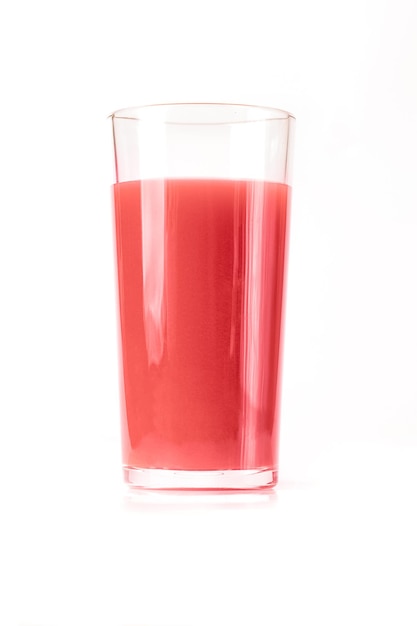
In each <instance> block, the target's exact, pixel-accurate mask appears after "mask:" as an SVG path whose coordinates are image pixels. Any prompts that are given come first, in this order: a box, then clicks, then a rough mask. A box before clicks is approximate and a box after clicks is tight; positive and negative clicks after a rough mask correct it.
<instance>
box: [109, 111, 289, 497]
mask: <svg viewBox="0 0 417 626" xmlns="http://www.w3.org/2000/svg"><path fill="white" fill-rule="evenodd" d="M111 120H112V128H113V138H114V156H115V182H114V186H113V193H114V224H115V237H116V257H117V259H116V262H117V278H118V305H119V306H118V310H119V331H120V332H119V336H120V373H121V375H120V380H121V385H120V389H121V392H120V395H121V430H122V459H123V466H124V478H125V481H126V482H127V483H128V484H129V485H131V486H133V487H141V488H149V489H257V488H263V487H271V486H273V485H275V484H276V482H277V479H278V438H279V422H280V417H279V413H280V380H281V369H282V352H283V332H284V330H283V328H284V323H283V321H284V300H285V282H286V266H287V252H288V229H289V210H290V194H291V187H290V183H291V181H290V164H291V150H292V144H293V129H294V118H293V116H292V115H290V114H289V113H287V112H285V111H281V110H279V109H274V108H269V107H261V106H249V105H242V104H214V103H210V104H208V103H176V104H161V105H151V106H139V107H135V108H128V109H123V110H120V111H117V112H115V113H113V114H112V115H111Z"/></svg>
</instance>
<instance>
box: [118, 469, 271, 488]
mask: <svg viewBox="0 0 417 626" xmlns="http://www.w3.org/2000/svg"><path fill="white" fill-rule="evenodd" d="M123 471H124V479H125V482H126V483H127V484H128V485H129V486H130V487H137V488H141V489H180V490H183V489H213V490H219V489H264V488H271V487H274V486H275V485H276V484H277V482H278V472H277V470H276V469H273V468H270V467H261V468H256V469H245V470H208V471H205V470H196V471H190V470H169V469H148V468H141V467H130V466H127V465H125V466H124V468H123Z"/></svg>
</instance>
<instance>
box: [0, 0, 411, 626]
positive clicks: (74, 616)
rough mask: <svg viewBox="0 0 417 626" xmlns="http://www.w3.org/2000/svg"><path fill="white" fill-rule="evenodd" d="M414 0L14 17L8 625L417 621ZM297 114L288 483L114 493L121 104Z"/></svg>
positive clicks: (6, 22) (5, 328)
mask: <svg viewBox="0 0 417 626" xmlns="http://www.w3.org/2000/svg"><path fill="white" fill-rule="evenodd" d="M416 32H417V5H416V4H415V2H414V0H409V1H408V0H396V1H395V2H394V0H379V1H371V0H349V2H345V3H341V2H334V1H331V0H316V1H315V2H307V0H292V1H286V2H283V1H282V2H281V1H279V0H276V1H270V2H267V1H262V0H257V1H256V2H254V1H251V0H247V1H246V2H239V3H236V4H235V3H233V2H227V1H226V0H223V2H220V1H217V0H212V1H211V2H210V3H209V2H207V3H202V2H198V1H194V2H162V1H160V0H152V1H150V0H149V1H146V2H145V1H140V0H136V1H135V2H134V1H131V2H128V1H126V0H117V2H116V0H107V1H106V0H103V2H102V3H98V2H95V1H94V2H93V1H91V0H84V1H83V2H80V1H79V0H73V1H72V2H66V3H60V2H50V1H45V0H38V1H37V2H28V1H26V2H24V1H23V2H19V1H15V2H10V1H7V0H6V1H5V2H3V3H2V5H1V8H0V63H1V75H0V84H1V94H2V95H1V100H0V113H1V116H0V120H1V125H0V198H1V209H0V284H1V301H0V304H1V308H0V320H1V326H0V381H1V390H0V391H1V393H0V453H1V454H0V469H1V478H0V481H1V492H0V497H1V498H2V501H3V506H2V507H1V510H2V514H1V517H0V527H1V536H0V549H1V551H0V577H1V579H2V580H1V581H0V582H1V590H2V593H1V596H2V600H1V602H0V614H1V615H3V614H4V618H2V621H1V620H0V621H1V623H2V624H5V626H6V625H8V624H19V625H21V626H35V625H36V626H61V625H67V624H71V625H72V624H81V625H84V624H88V625H90V624H93V625H94V624H97V625H98V624H100V625H102V624H103V625H107V624H108V625H112V626H144V625H145V624H146V626H206V625H209V624H210V625H211V624H217V625H220V626H223V625H224V626H226V625H227V626H235V625H236V626H238V625H239V626H240V625H241V624H248V625H249V624H251V625H260V626H273V625H278V624H280V625H281V624H282V625H283V626H287V625H291V626H292V625H293V624H296V625H298V624H303V625H304V624H311V623H320V624H332V625H333V624H376V623H386V624H401V625H408V624H410V625H411V624H416V623H417V600H416V595H415V593H416V588H417V571H416V563H417V541H416V528H417V511H416V507H415V505H416V491H417V490H416V478H417V394H416V378H417V376H416V374H417V331H416V328H417V323H416V320H417V298H416V288H417V284H416V283H417V280H416V269H417V246H416V240H417V211H416V209H417V191H416V189H417V187H416V182H415V181H416V175H417V37H416ZM187 99H189V100H194V101H196V100H214V101H216V100H217V101H243V102H249V103H254V104H268V105H273V106H278V107H281V108H284V109H287V110H290V111H291V112H292V113H293V114H294V115H295V116H296V117H297V132H296V150H295V161H294V195H293V218H292V232H291V250H290V271H289V289H288V307H287V328H286V346H285V366H284V389H283V403H282V439H281V482H280V486H279V487H278V489H277V490H276V491H275V494H264V495H258V496H256V497H255V496H253V497H250V496H248V495H246V496H240V497H238V496H235V497H232V496H224V497H222V498H218V497H215V496H213V497H211V498H210V497H206V498H203V497H197V496H196V497H194V498H190V497H189V496H183V497H177V496H175V497H174V496H171V498H170V497H168V496H165V497H162V496H160V497H158V496H156V495H155V494H153V496H152V494H150V495H149V496H147V497H146V496H143V497H141V498H140V497H137V498H135V499H133V500H132V498H131V497H129V496H128V495H126V494H125V492H124V491H123V488H122V486H121V477H120V454H119V447H118V423H119V422H118V410H119V409H118V386H117V385H118V372H117V353H116V316H115V299H114V267H113V237H112V223H111V205H110V192H109V183H110V182H111V180H110V167H109V165H110V163H111V152H110V145H109V139H110V128H109V122H108V121H107V120H106V116H107V115H108V114H109V113H111V112H112V111H113V110H115V109H117V108H120V107H124V106H130V105H136V104H147V103H153V102H160V101H176V100H180V101H181V100H187Z"/></svg>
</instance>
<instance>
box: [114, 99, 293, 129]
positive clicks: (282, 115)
mask: <svg viewBox="0 0 417 626" xmlns="http://www.w3.org/2000/svg"><path fill="white" fill-rule="evenodd" d="M180 107H195V108H196V109H198V108H199V107H210V108H212V109H215V108H217V107H218V108H220V107H224V108H227V109H232V108H238V109H242V110H244V109H249V110H250V111H252V112H253V111H258V112H259V114H260V117H259V118H256V119H241V120H230V121H223V120H219V121H198V122H195V121H171V120H167V119H164V118H163V116H162V115H161V117H160V118H159V119H155V118H152V119H149V118H148V117H147V116H141V115H140V113H141V112H145V111H152V112H154V111H156V110H157V109H160V110H161V112H162V111H163V109H168V108H180ZM108 118H110V119H112V120H114V119H123V120H131V121H135V122H149V121H152V122H154V123H155V122H156V123H159V124H167V125H179V126H218V125H222V124H223V125H230V124H249V123H254V122H255V123H256V122H278V121H289V120H294V121H295V116H294V115H292V114H291V113H289V111H286V110H284V109H279V108H277V107H271V106H263V105H258V104H244V103H241V102H240V103H239V102H193V101H189V102H159V103H155V104H143V105H138V106H132V107H125V108H122V109H117V110H116V111H114V112H113V113H111V114H110V115H109V116H108Z"/></svg>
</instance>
